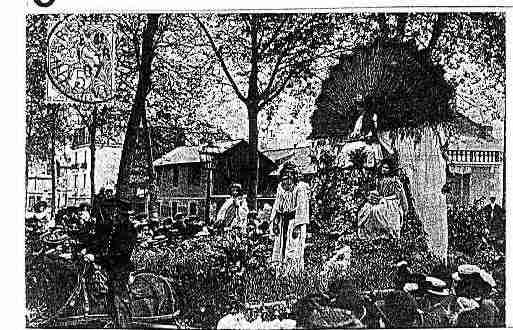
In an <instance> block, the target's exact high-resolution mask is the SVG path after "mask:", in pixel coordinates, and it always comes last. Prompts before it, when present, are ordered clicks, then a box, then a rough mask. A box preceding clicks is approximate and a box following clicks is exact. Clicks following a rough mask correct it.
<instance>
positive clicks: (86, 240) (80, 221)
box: [69, 202, 96, 250]
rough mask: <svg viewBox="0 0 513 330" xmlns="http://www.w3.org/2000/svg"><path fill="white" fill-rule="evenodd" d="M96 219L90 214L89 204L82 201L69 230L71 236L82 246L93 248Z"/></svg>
mask: <svg viewBox="0 0 513 330" xmlns="http://www.w3.org/2000/svg"><path fill="white" fill-rule="evenodd" d="M95 227H96V221H95V219H94V218H93V217H92V216H91V205H90V204H89V203H87V202H82V203H80V205H79V206H78V217H77V220H76V223H75V226H74V227H73V228H72V229H71V230H70V231H69V232H70V235H71V237H73V238H75V239H76V240H77V241H78V244H79V246H80V247H82V248H86V249H89V250H94V248H95V247H94V245H95V238H94V237H95V236H94V235H95Z"/></svg>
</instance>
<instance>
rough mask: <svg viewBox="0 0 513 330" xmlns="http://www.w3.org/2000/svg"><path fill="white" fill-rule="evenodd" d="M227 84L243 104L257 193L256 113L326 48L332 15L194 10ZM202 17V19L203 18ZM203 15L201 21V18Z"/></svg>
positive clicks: (252, 184)
mask: <svg viewBox="0 0 513 330" xmlns="http://www.w3.org/2000/svg"><path fill="white" fill-rule="evenodd" d="M195 18H196V21H197V22H198V25H199V27H200V28H201V30H202V31H203V32H204V34H205V37H206V39H207V41H208V43H209V44H210V46H211V47H212V50H213V52H214V54H215V57H216V59H217V60H218V62H219V65H220V66H221V68H222V70H223V73H224V75H225V76H226V79H227V80H228V84H229V85H230V86H231V88H232V89H233V92H234V93H235V95H236V96H237V98H238V99H239V100H240V101H241V102H242V103H243V104H244V106H245V107H246V109H247V119H248V122H249V131H248V137H249V144H250V155H249V160H250V163H252V164H254V167H253V168H252V169H251V170H250V173H248V176H249V177H250V187H249V189H250V190H249V193H248V199H249V201H250V205H251V206H252V207H253V208H255V206H256V204H255V203H256V196H257V191H256V189H257V176H256V172H257V166H258V164H257V159H258V134H259V132H258V115H259V113H260V112H261V110H262V109H265V108H266V107H267V106H269V104H271V103H272V102H274V101H275V100H277V99H278V98H279V97H280V95H281V94H282V92H283V91H284V90H285V89H286V88H289V87H291V84H292V83H293V82H294V81H295V80H298V79H301V78H304V77H307V76H308V75H309V74H310V73H311V67H312V65H313V64H314V62H315V61H316V60H318V59H319V58H321V57H323V56H327V55H328V54H330V53H331V52H332V49H330V48H329V47H328V48H325V47H323V46H325V45H327V44H329V43H330V41H331V40H332V38H333V34H334V28H335V25H334V21H333V19H332V16H330V15H325V14H238V15H210V16H195ZM207 20H208V21H207ZM206 21H207V22H206Z"/></svg>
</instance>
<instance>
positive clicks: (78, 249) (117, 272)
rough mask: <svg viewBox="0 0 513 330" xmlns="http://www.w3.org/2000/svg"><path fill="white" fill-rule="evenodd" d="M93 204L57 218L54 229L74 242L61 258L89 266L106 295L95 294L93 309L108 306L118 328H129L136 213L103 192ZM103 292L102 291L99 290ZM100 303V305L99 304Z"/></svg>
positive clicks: (88, 272)
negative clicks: (100, 281) (130, 277)
mask: <svg viewBox="0 0 513 330" xmlns="http://www.w3.org/2000/svg"><path fill="white" fill-rule="evenodd" d="M93 201H94V203H93V204H92V205H90V204H89V203H85V202H84V203H81V204H80V205H79V206H78V207H77V208H69V209H65V210H62V211H61V212H59V213H58V214H57V216H56V217H55V219H56V221H55V222H56V223H55V225H53V227H54V228H57V229H61V230H63V231H64V232H65V233H66V235H67V236H68V237H69V238H70V239H71V240H72V241H73V242H74V243H73V252H72V253H69V254H68V253H66V254H63V255H62V258H64V259H70V260H71V261H76V262H78V263H81V264H83V265H85V266H86V270H87V274H89V275H90V278H91V279H93V280H94V279H101V280H102V281H103V282H102V283H92V284H93V286H94V287H96V288H105V290H104V291H105V292H103V293H104V294H103V296H102V292H92V297H91V298H93V299H98V301H94V306H95V307H96V306H102V305H104V306H106V307H107V310H108V312H109V314H110V315H111V316H112V319H113V321H114V326H115V327H116V328H126V327H127V326H128V323H127V321H128V317H129V315H130V308H129V292H128V287H127V285H128V279H129V274H130V273H131V272H132V271H133V270H134V269H133V266H132V263H131V261H130V257H131V254H132V251H133V249H134V248H135V246H136V244H137V230H136V228H135V226H134V223H135V218H134V216H135V212H134V211H133V209H132V208H131V205H130V203H129V202H128V201H126V200H122V199H119V198H116V197H115V196H114V193H113V192H112V191H105V190H104V189H102V190H101V191H100V193H99V194H98V195H97V196H95V198H94V200H93ZM99 291H101V290H99ZM100 300H101V301H100Z"/></svg>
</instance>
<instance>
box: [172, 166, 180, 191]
mask: <svg viewBox="0 0 513 330" xmlns="http://www.w3.org/2000/svg"><path fill="white" fill-rule="evenodd" d="M179 175H180V169H179V168H178V167H173V187H178V176H179Z"/></svg>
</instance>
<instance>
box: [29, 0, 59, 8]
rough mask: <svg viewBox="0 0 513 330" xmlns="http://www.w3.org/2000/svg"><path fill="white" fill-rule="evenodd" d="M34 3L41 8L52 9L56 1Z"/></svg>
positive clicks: (41, 0)
mask: <svg viewBox="0 0 513 330" xmlns="http://www.w3.org/2000/svg"><path fill="white" fill-rule="evenodd" d="M34 2H35V3H36V5H38V6H39V7H45V8H46V7H50V6H51V5H53V3H54V2H55V0H34Z"/></svg>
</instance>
